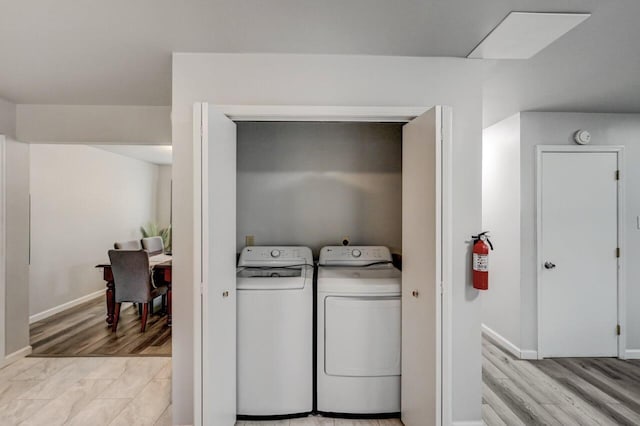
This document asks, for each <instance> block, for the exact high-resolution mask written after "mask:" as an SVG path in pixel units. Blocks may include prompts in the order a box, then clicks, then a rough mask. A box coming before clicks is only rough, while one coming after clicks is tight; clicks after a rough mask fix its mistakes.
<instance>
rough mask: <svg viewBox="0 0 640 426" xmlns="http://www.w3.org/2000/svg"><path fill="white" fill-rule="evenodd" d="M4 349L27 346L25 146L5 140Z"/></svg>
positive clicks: (27, 254)
mask: <svg viewBox="0 0 640 426" xmlns="http://www.w3.org/2000/svg"><path fill="white" fill-rule="evenodd" d="M5 155H6V162H5V166H6V169H5V177H6V180H5V182H6V187H5V191H6V200H5V201H6V248H7V257H6V311H5V312H6V324H5V328H6V346H5V353H6V354H11V353H13V352H16V351H18V350H21V349H24V348H25V347H27V346H29V315H28V312H29V309H28V306H29V145H27V144H24V143H20V142H16V141H15V140H12V139H7V142H6V146H5Z"/></svg>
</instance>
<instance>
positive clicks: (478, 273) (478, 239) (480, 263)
mask: <svg viewBox="0 0 640 426" xmlns="http://www.w3.org/2000/svg"><path fill="white" fill-rule="evenodd" d="M488 233H489V232H488V231H485V232H482V233H480V234H478V235H473V236H472V237H471V238H473V267H472V268H473V288H475V289H478V290H488V289H489V250H493V244H491V241H489V236H488V235H487V234H488Z"/></svg>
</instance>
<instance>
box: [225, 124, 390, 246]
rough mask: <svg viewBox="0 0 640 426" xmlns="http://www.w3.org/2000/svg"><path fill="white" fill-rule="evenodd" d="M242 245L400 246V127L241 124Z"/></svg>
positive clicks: (239, 242) (239, 228)
mask: <svg viewBox="0 0 640 426" xmlns="http://www.w3.org/2000/svg"><path fill="white" fill-rule="evenodd" d="M237 212H238V213H237V215H238V221H237V248H238V250H240V249H242V247H244V243H245V235H254V236H255V242H256V244H257V245H287V244H293V245H306V246H309V247H311V248H312V249H313V251H314V253H315V255H317V254H318V252H319V250H320V248H321V247H322V246H324V245H335V244H341V241H342V238H343V237H344V236H349V237H350V240H351V243H352V244H362V245H386V246H389V247H392V248H394V249H396V250H398V251H399V250H400V249H401V247H402V125H401V124H397V123H396V124H389V123H387V124H377V123H301V122H296V123H280V122H277V123H276V122H272V123H255V122H250V123H239V124H238V180H237Z"/></svg>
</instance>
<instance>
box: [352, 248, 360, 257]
mask: <svg viewBox="0 0 640 426" xmlns="http://www.w3.org/2000/svg"><path fill="white" fill-rule="evenodd" d="M351 256H353V257H360V256H362V252H361V251H360V250H358V249H353V251H352V252H351Z"/></svg>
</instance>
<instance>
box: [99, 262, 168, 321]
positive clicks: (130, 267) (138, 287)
mask: <svg viewBox="0 0 640 426" xmlns="http://www.w3.org/2000/svg"><path fill="white" fill-rule="evenodd" d="M109 260H110V261H111V271H112V272H113V284H114V291H115V303H116V305H115V309H114V317H113V326H112V331H113V332H115V331H116V330H117V328H118V320H119V318H120V307H121V305H122V302H132V303H136V304H142V325H141V331H142V332H144V331H145V330H146V328H147V317H148V315H149V307H150V306H151V303H152V302H153V299H155V298H156V297H158V296H164V295H165V294H166V293H167V287H165V286H161V287H155V286H154V285H153V283H152V281H151V270H150V268H149V253H148V252H147V251H146V250H109ZM164 299H165V298H164V297H163V300H164Z"/></svg>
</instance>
